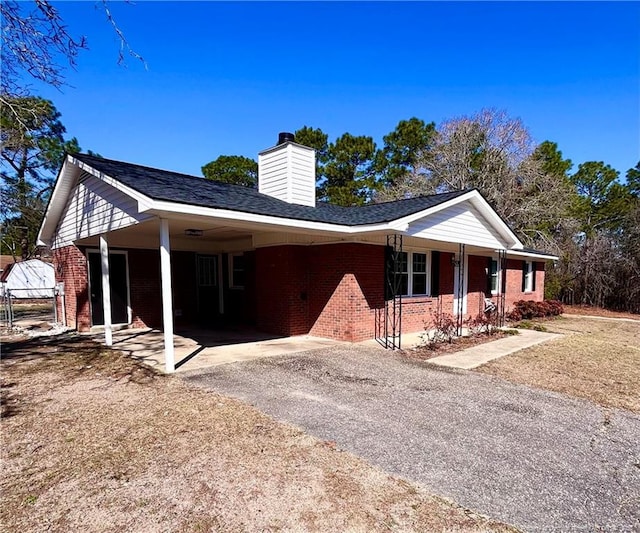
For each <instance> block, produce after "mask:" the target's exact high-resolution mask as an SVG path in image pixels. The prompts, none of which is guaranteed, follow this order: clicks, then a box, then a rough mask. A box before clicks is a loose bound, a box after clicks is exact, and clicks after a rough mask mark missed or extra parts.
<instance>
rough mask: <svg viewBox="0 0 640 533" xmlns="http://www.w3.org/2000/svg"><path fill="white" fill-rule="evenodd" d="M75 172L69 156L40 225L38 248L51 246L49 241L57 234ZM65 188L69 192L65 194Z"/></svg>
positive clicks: (59, 174)
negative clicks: (70, 182)
mask: <svg viewBox="0 0 640 533" xmlns="http://www.w3.org/2000/svg"><path fill="white" fill-rule="evenodd" d="M73 172H74V168H72V166H71V163H70V162H69V156H67V158H66V159H65V160H64V163H63V164H62V168H61V169H60V172H58V176H57V177H56V182H55V186H54V188H53V192H52V193H51V198H50V199H49V205H47V210H46V212H45V214H44V218H43V219H42V224H40V230H39V231H38V236H37V237H36V244H37V246H48V245H50V244H51V243H50V242H49V241H50V240H51V237H52V236H53V233H54V232H55V229H56V226H57V224H58V221H59V220H60V217H61V216H62V211H63V210H64V206H65V205H66V200H67V195H68V193H69V183H68V182H69V180H72V179H74V177H75V176H73ZM64 188H66V189H67V190H66V191H64V192H63V191H62V189H64Z"/></svg>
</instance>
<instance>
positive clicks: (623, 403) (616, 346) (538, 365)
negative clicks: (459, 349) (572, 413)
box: [476, 316, 640, 413]
mask: <svg viewBox="0 0 640 533" xmlns="http://www.w3.org/2000/svg"><path fill="white" fill-rule="evenodd" d="M544 324H545V326H546V328H547V330H548V331H550V332H553V333H563V334H565V337H564V338H561V339H559V340H556V341H553V342H549V343H546V344H541V345H538V346H534V347H532V348H528V349H526V350H523V351H521V352H518V353H516V354H513V355H510V356H508V357H503V358H501V359H497V360H495V361H492V362H490V363H488V364H486V365H483V366H481V367H479V368H478V369H476V370H477V371H478V372H484V373H487V374H493V375H496V376H500V377H502V378H505V379H508V380H511V381H515V382H517V383H524V384H527V385H532V386H534V387H541V388H544V389H550V390H553V391H557V392H562V393H565V394H570V395H572V396H577V397H580V398H586V399H588V400H591V401H593V402H596V403H598V404H600V405H603V406H605V407H619V408H622V409H628V410H630V411H633V412H636V413H640V321H638V322H630V321H616V320H603V319H591V318H582V317H573V316H572V317H560V318H557V319H554V320H549V321H545V323H544Z"/></svg>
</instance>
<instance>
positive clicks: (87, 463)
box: [0, 336, 513, 532]
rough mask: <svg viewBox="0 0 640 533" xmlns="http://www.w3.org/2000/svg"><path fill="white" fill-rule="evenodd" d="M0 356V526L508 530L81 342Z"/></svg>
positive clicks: (42, 343)
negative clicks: (0, 420)
mask: <svg viewBox="0 0 640 533" xmlns="http://www.w3.org/2000/svg"><path fill="white" fill-rule="evenodd" d="M7 348H9V349H8V350H7ZM3 351H4V352H5V353H3V361H2V387H3V388H2V392H3V395H2V414H3V419H2V446H1V453H2V465H3V475H2V480H1V484H0V490H1V500H0V503H1V505H0V523H1V524H2V526H3V528H4V530H6V531H21V532H30V531H34V532H35V531H65V532H66V531H83V532H84V531H87V532H89V531H100V532H107V531H123V530H124V531H133V530H135V531H145V532H154V531H367V532H368V531H443V530H448V531H451V530H453V531H513V529H512V528H510V527H509V526H506V525H503V524H500V523H498V522H495V521H492V520H489V519H487V518H484V517H481V516H478V515H476V514H473V513H471V512H469V511H467V510H464V509H462V508H460V507H458V506H455V505H453V504H452V503H450V502H447V501H444V500H442V499H440V498H437V497H434V496H432V495H430V494H427V493H426V492H424V491H423V490H422V489H420V488H417V487H414V486H412V485H410V484H408V483H406V482H404V481H402V480H398V479H395V478H392V477H390V476H388V475H387V474H385V473H383V472H382V471H380V470H378V469H375V468H373V467H372V466H370V465H369V464H367V463H365V462H364V461H362V460H360V459H358V458H357V457H354V456H353V455H350V454H348V453H346V452H342V451H340V450H337V449H336V448H335V445H334V444H333V443H330V442H322V441H319V440H317V439H314V438H311V437H310V436H308V435H306V434H305V433H303V432H302V431H300V430H298V429H296V428H294V427H291V426H288V425H284V424H280V423H277V422H275V421H274V420H273V419H271V418H269V417H267V416H266V415H264V414H261V413H260V412H259V411H257V410H256V409H254V408H252V407H250V406H248V405H246V404H243V403H241V402H239V401H236V400H232V399H229V398H226V397H224V396H220V395H218V394H215V393H211V392H206V391H203V390H200V389H193V388H189V387H188V386H187V385H186V384H185V383H183V382H182V381H181V380H179V379H178V378H175V377H167V376H162V375H158V374H156V373H154V372H153V371H151V370H149V369H148V368H147V367H145V366H142V365H140V364H137V363H135V362H133V361H131V360H129V359H125V358H123V357H121V356H120V355H119V354H118V353H117V352H113V351H110V350H106V349H103V348H101V347H100V346H97V345H95V344H92V343H90V342H89V341H87V340H84V339H78V338H73V337H68V336H67V337H62V338H57V339H54V338H51V339H39V340H38V342H37V344H36V343H35V342H33V341H30V342H28V343H22V344H19V345H13V346H12V345H8V346H7V345H4V346H3Z"/></svg>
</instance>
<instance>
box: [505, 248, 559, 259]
mask: <svg viewBox="0 0 640 533" xmlns="http://www.w3.org/2000/svg"><path fill="white" fill-rule="evenodd" d="M507 256H517V257H528V258H530V259H542V260H544V261H558V260H559V259H560V258H559V257H558V256H557V255H551V254H539V253H534V252H525V251H522V250H507Z"/></svg>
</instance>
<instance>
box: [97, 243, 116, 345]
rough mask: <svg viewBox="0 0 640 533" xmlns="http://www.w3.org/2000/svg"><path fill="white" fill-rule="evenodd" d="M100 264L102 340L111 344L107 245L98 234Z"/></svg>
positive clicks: (111, 329) (111, 328)
mask: <svg viewBox="0 0 640 533" xmlns="http://www.w3.org/2000/svg"><path fill="white" fill-rule="evenodd" d="M100 264H101V266H102V314H103V315H104V342H105V344H106V345H107V346H112V345H113V327H112V325H111V283H110V281H109V245H108V244H107V238H106V237H105V236H104V235H100Z"/></svg>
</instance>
